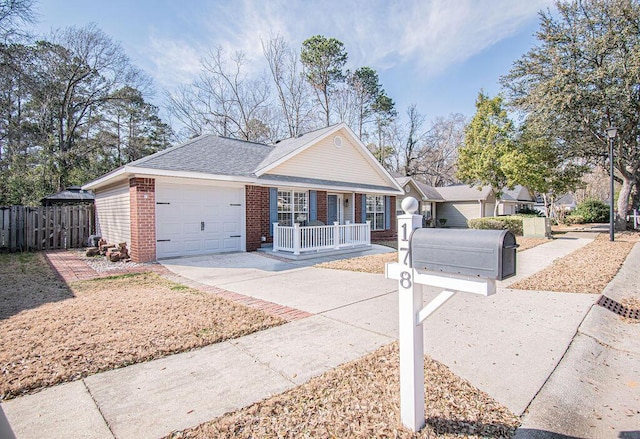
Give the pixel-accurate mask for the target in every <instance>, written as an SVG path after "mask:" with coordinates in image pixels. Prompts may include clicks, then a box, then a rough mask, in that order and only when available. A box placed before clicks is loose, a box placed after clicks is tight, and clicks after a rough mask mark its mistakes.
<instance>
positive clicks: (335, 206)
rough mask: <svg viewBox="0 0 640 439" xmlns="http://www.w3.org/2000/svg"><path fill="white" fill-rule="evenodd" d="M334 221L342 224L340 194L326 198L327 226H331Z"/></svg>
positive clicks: (342, 214)
mask: <svg viewBox="0 0 640 439" xmlns="http://www.w3.org/2000/svg"><path fill="white" fill-rule="evenodd" d="M336 221H337V222H339V223H340V224H342V223H343V222H344V213H343V210H342V194H337V195H328V196H327V224H333V223H334V222H336Z"/></svg>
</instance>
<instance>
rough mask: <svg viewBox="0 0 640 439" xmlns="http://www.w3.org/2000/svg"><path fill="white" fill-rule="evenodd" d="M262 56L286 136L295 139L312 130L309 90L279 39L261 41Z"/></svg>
mask: <svg viewBox="0 0 640 439" xmlns="http://www.w3.org/2000/svg"><path fill="white" fill-rule="evenodd" d="M262 52H263V53H264V57H265V58H266V59H267V63H268V64H269V71H270V72H271V77H272V79H273V83H274V85H275V88H276V92H277V95H278V103H279V104H280V105H279V108H280V113H281V115H282V119H283V124H284V125H286V132H287V133H288V135H289V136H290V137H296V136H298V135H299V134H302V133H303V132H305V131H308V130H309V129H311V128H312V127H313V126H315V124H314V105H313V102H312V99H311V96H312V90H311V89H310V87H309V84H308V83H307V81H306V80H305V78H304V75H303V73H302V66H301V65H300V61H299V55H298V53H296V52H295V51H294V50H292V49H291V47H290V46H289V44H288V43H287V42H286V41H285V40H284V38H282V37H281V36H276V37H272V38H271V39H269V40H268V41H266V42H265V41H262Z"/></svg>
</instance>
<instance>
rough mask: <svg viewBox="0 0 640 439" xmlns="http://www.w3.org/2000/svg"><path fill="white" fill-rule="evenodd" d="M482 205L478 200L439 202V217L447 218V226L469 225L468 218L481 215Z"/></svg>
mask: <svg viewBox="0 0 640 439" xmlns="http://www.w3.org/2000/svg"><path fill="white" fill-rule="evenodd" d="M480 211H481V206H480V203H479V202H477V201H472V202H467V203H465V202H458V203H449V202H444V203H440V204H438V210H437V216H438V219H440V218H446V219H447V222H446V226H447V227H467V220H468V219H471V218H478V217H479V216H480Z"/></svg>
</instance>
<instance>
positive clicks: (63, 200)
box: [40, 186, 94, 206]
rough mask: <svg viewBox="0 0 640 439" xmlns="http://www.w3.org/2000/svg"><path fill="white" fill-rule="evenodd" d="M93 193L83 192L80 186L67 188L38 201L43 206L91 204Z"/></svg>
mask: <svg viewBox="0 0 640 439" xmlns="http://www.w3.org/2000/svg"><path fill="white" fill-rule="evenodd" d="M93 200H94V196H93V193H91V192H89V191H85V190H83V189H82V188H81V187H80V186H69V187H68V188H66V189H65V190H63V191H61V192H58V193H57V194H53V195H48V196H46V197H44V198H43V199H41V200H40V204H42V205H43V206H69V205H78V204H93Z"/></svg>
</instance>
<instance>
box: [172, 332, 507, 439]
mask: <svg viewBox="0 0 640 439" xmlns="http://www.w3.org/2000/svg"><path fill="white" fill-rule="evenodd" d="M399 388H400V383H399V358H398V346H397V343H394V344H392V345H388V346H385V347H382V348H380V349H378V350H377V351H375V352H374V353H372V354H370V355H368V356H365V357H363V358H360V359H358V360H356V361H353V362H350V363H347V364H344V365H342V366H340V367H338V368H336V369H333V370H331V371H329V372H326V373H325V374H323V375H321V376H319V377H316V378H313V379H311V380H310V381H308V382H307V383H305V384H303V385H301V386H299V387H296V388H294V389H292V390H290V391H287V392H284V393H282V394H280V395H276V396H274V397H272V398H269V399H266V400H263V401H260V402H258V403H255V404H253V405H251V406H249V407H246V408H244V409H241V410H238V411H236V412H234V413H229V414H227V415H224V416H222V417H220V418H218V419H215V420H213V421H211V422H208V423H205V424H202V425H200V426H198V427H196V428H194V429H191V430H186V431H182V432H175V433H173V434H172V435H170V436H169V437H170V438H194V439H204V438H212V437H215V438H255V437H260V438H299V437H314V438H315V437H323V438H325V437H326V438H362V437H367V438H389V437H393V438H428V437H434V436H437V437H444V438H458V437H461V436H463V437H471V438H480V437H494V438H502V437H504V438H508V437H511V436H512V435H513V433H514V431H515V429H516V428H517V426H518V425H519V420H518V418H517V417H516V416H515V415H513V414H512V413H510V412H509V410H507V409H506V408H505V407H503V406H501V405H500V404H498V403H497V402H496V401H494V400H493V399H492V398H491V397H489V396H488V395H487V394H486V393H484V392H482V391H480V390H478V389H476V388H475V387H473V386H472V385H471V384H470V383H469V382H467V381H465V380H463V379H461V378H459V377H457V376H456V375H454V374H453V373H452V372H451V371H450V370H449V369H448V368H447V367H446V366H444V365H443V364H441V363H438V362H436V361H433V360H431V359H430V358H428V357H426V358H425V395H426V405H425V418H426V420H427V426H426V427H425V428H424V429H423V430H422V431H420V432H419V433H413V432H411V431H409V430H408V429H406V428H405V427H403V426H402V425H401V423H400V392H399Z"/></svg>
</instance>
